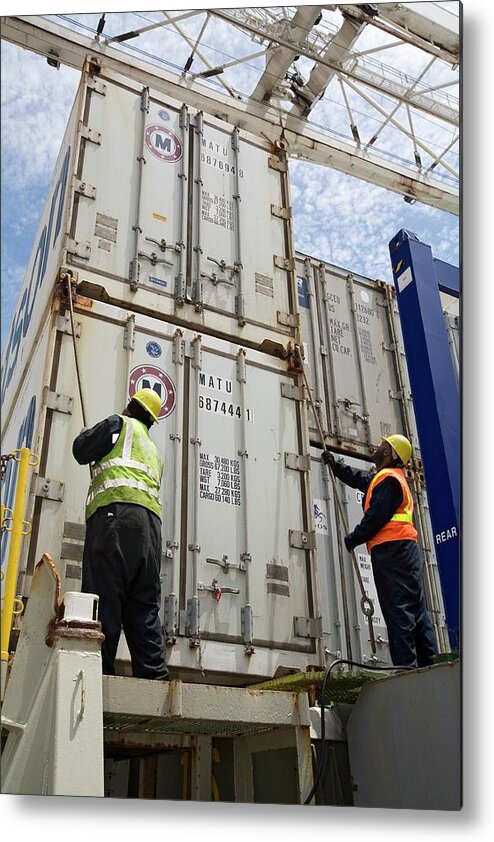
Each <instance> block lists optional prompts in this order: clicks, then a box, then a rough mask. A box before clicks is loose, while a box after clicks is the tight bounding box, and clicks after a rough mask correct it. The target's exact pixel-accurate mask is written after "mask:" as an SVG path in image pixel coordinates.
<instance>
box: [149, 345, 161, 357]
mask: <svg viewBox="0 0 494 842" xmlns="http://www.w3.org/2000/svg"><path fill="white" fill-rule="evenodd" d="M146 351H147V352H148V354H149V356H150V357H153V358H154V359H156V358H157V357H161V345H158V343H157V342H148V344H147V345H146Z"/></svg>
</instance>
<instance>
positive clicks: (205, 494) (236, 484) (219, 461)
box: [199, 453, 242, 506]
mask: <svg viewBox="0 0 494 842" xmlns="http://www.w3.org/2000/svg"><path fill="white" fill-rule="evenodd" d="M199 497H201V499H203V500H211V501H212V502H213V503H226V504H227V505H231V506H241V505H242V499H241V491H240V462H239V460H238V459H229V458H228V456H215V455H214V454H212V453H201V454H200V457H199Z"/></svg>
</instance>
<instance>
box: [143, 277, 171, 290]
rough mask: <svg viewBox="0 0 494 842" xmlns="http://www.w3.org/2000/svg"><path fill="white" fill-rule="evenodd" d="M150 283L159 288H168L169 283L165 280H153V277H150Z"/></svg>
mask: <svg viewBox="0 0 494 842" xmlns="http://www.w3.org/2000/svg"><path fill="white" fill-rule="evenodd" d="M148 280H149V283H150V284H156V285H157V286H159V287H165V289H166V287H167V286H168V281H164V280H163V278H153V276H152V275H149V279H148Z"/></svg>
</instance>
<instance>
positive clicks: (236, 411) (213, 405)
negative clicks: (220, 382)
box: [199, 395, 254, 423]
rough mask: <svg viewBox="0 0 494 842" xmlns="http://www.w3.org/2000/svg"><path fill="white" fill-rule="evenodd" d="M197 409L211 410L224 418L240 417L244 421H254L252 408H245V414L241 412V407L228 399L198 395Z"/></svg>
mask: <svg viewBox="0 0 494 842" xmlns="http://www.w3.org/2000/svg"><path fill="white" fill-rule="evenodd" d="M199 409H202V410H205V411H206V412H213V413H214V414H215V415H224V417H225V418H234V419H235V418H242V417H244V418H245V419H246V421H249V422H251V423H254V413H253V411H252V409H246V410H245V414H244V413H242V407H241V406H238V404H236V403H230V402H229V401H222V400H221V399H218V398H209V397H205V396H204V395H199Z"/></svg>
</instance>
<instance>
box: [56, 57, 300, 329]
mask: <svg viewBox="0 0 494 842" xmlns="http://www.w3.org/2000/svg"><path fill="white" fill-rule="evenodd" d="M70 142H71V144H72V146H73V147H74V152H73V156H72V159H71V164H70V168H69V173H68V186H69V188H70V191H69V192H68V207H69V218H68V220H67V228H66V230H67V232H68V236H67V238H66V240H65V242H64V243H63V248H64V252H65V253H64V257H63V262H64V263H65V264H66V265H67V266H68V267H73V269H74V271H76V272H77V274H78V281H79V282H82V281H83V282H84V285H85V288H86V291H87V292H88V294H90V295H91V297H98V298H101V299H102V300H106V301H111V302H112V303H114V304H120V305H121V306H129V307H132V308H133V309H139V310H141V312H142V311H146V312H148V313H151V312H152V313H153V314H154V315H157V316H159V317H160V318H169V317H171V318H173V319H174V320H175V321H177V322H182V323H185V324H186V325H189V326H190V325H195V326H197V328H198V329H199V328H200V329H203V330H205V331H208V332H214V333H216V334H218V335H220V334H221V335H222V336H226V337H231V338H234V339H236V340H238V341H241V342H245V343H248V344H250V345H257V344H260V343H261V342H262V341H263V340H264V339H266V338H267V337H275V338H276V339H277V340H278V341H282V340H287V339H290V338H293V337H295V325H296V313H297V311H298V307H297V301H296V285H295V280H294V272H293V263H292V262H291V259H292V257H293V255H292V253H291V242H292V240H291V236H290V231H289V226H290V219H289V216H290V215H289V211H288V208H287V206H288V201H287V195H286V191H287V166H286V160H285V158H284V155H283V153H282V152H280V154H279V155H274V154H273V149H272V146H271V145H270V144H268V143H263V141H262V140H260V139H257V138H255V137H253V136H251V135H248V134H247V133H246V132H243V131H242V130H240V129H238V128H235V127H234V126H231V125H229V124H227V123H225V122H224V121H222V120H219V119H215V118H214V117H212V116H207V115H204V114H203V113H201V112H197V111H194V109H191V108H188V107H187V106H185V105H183V104H182V103H180V102H175V101H172V100H166V101H165V100H164V99H163V96H162V95H161V94H159V93H158V92H156V91H152V90H150V89H149V88H142V87H141V86H139V85H137V83H136V82H134V81H133V80H131V79H128V78H123V77H120V76H117V75H115V74H111V73H110V72H108V71H106V70H105V71H104V72H103V71H102V72H95V68H94V66H91V67H90V68H89V71H88V72H87V74H85V75H84V77H83V81H82V85H81V90H80V93H79V113H78V121H77V122H76V124H75V125H74V130H73V136H72V138H71V139H70ZM253 244H255V247H253Z"/></svg>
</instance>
